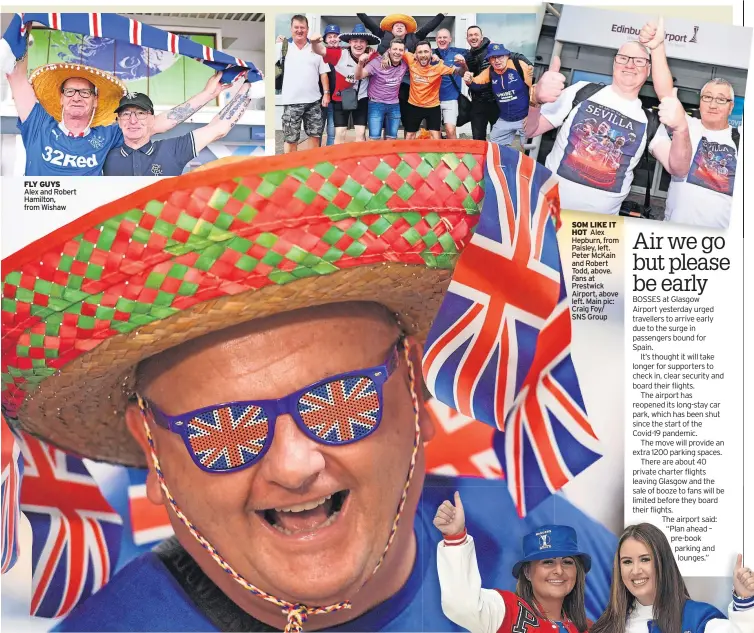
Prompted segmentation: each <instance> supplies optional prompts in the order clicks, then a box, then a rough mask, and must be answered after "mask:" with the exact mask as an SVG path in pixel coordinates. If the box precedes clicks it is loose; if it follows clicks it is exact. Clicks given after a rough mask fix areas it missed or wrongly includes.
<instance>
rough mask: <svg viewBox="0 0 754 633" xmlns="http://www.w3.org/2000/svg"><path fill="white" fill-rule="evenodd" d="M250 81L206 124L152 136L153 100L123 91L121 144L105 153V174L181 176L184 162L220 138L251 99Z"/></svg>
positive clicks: (118, 110) (139, 94)
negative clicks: (172, 134) (184, 131)
mask: <svg viewBox="0 0 754 633" xmlns="http://www.w3.org/2000/svg"><path fill="white" fill-rule="evenodd" d="M250 87H251V84H250V83H245V84H243V85H242V86H241V89H240V90H239V91H238V92H237V93H236V94H235V96H234V97H233V98H232V99H231V100H230V101H229V102H228V104H227V105H226V106H225V107H224V108H223V109H222V110H220V112H218V114H217V116H215V117H214V118H213V119H212V120H211V121H210V122H209V123H208V124H207V125H205V126H204V127H200V128H198V129H196V130H193V131H192V132H189V133H188V134H184V135H182V136H176V137H173V138H167V139H163V140H159V141H153V140H152V134H153V133H154V119H155V116H154V104H153V103H152V100H151V99H150V98H149V97H148V96H147V95H145V94H143V93H141V92H132V93H128V94H126V96H124V97H123V98H122V99H121V100H120V103H119V104H118V108H117V109H116V110H115V112H116V113H117V114H118V125H119V126H120V129H121V131H122V132H123V145H121V146H120V147H116V148H114V149H112V150H110V152H109V153H108V155H107V158H106V159H105V164H104V167H103V170H102V172H103V174H104V175H105V176H180V175H181V173H182V172H183V169H184V167H185V166H186V164H187V163H188V162H189V161H190V160H191V159H192V158H194V157H195V156H197V155H198V154H199V152H201V151H202V150H203V149H204V148H205V147H207V145H209V144H210V143H212V142H214V141H216V140H218V139H221V138H223V137H224V136H225V135H226V134H227V133H228V132H230V130H231V128H232V127H233V126H234V125H235V124H236V122H237V121H238V119H240V118H241V116H242V115H243V113H244V112H245V111H246V108H247V107H248V106H249V103H250V102H251V97H250V96H249V89H250Z"/></svg>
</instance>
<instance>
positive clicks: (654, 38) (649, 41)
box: [639, 16, 665, 51]
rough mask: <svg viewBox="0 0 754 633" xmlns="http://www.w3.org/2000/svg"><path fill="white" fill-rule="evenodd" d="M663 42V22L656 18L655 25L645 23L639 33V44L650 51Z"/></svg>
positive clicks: (661, 19)
mask: <svg viewBox="0 0 754 633" xmlns="http://www.w3.org/2000/svg"><path fill="white" fill-rule="evenodd" d="M664 41H665V20H663V18H662V16H660V17H659V18H657V24H655V23H654V22H647V23H646V24H645V25H644V26H642V27H641V31H640V32H639V43H641V44H644V46H646V47H647V48H648V49H649V50H650V51H653V50H654V49H656V48H657V47H658V46H659V45H660V44H662V43H663V42H664Z"/></svg>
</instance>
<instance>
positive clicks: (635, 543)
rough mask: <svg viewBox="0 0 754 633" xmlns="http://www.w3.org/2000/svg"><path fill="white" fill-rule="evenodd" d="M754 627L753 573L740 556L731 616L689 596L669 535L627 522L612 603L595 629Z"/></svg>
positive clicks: (609, 632) (644, 631)
mask: <svg viewBox="0 0 754 633" xmlns="http://www.w3.org/2000/svg"><path fill="white" fill-rule="evenodd" d="M749 631H754V572H752V570H751V569H749V568H748V567H744V565H743V557H742V556H741V555H739V557H738V560H737V561H736V565H735V568H734V570H733V601H732V602H731V603H730V605H729V606H728V617H727V618H726V617H725V615H724V614H723V613H722V612H720V611H719V610H718V609H717V608H716V607H714V606H712V605H711V604H707V603H705V602H696V601H694V600H691V599H690V598H689V592H688V589H687V588H686V583H685V582H684V580H683V577H682V576H681V572H680V570H679V569H678V565H677V564H676V562H675V558H674V556H673V549H672V547H671V546H670V543H668V539H667V537H666V536H665V534H664V533H663V532H662V530H660V529H659V528H657V527H655V526H654V525H652V524H650V523H639V524H638V525H629V526H628V527H627V528H626V529H625V530H624V531H623V534H621V537H620V538H619V539H618V549H617V550H616V551H615V561H614V563H613V583H612V587H611V589H610V602H609V604H608V605H607V609H606V610H605V613H603V614H602V616H601V617H600V619H599V620H597V622H596V623H595V624H594V628H593V629H592V633H744V632H749Z"/></svg>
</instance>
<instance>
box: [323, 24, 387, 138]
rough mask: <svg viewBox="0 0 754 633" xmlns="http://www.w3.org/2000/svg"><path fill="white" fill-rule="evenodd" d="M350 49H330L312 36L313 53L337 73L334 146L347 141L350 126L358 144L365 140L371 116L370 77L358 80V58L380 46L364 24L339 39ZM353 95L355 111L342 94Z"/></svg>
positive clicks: (333, 101) (334, 101) (334, 100)
mask: <svg viewBox="0 0 754 633" xmlns="http://www.w3.org/2000/svg"><path fill="white" fill-rule="evenodd" d="M339 38H340V41H341V42H346V43H347V44H348V47H347V48H327V47H326V46H325V45H324V43H323V42H322V36H321V35H318V34H315V35H312V36H311V38H310V39H311V44H312V52H314V53H316V54H317V55H321V56H322V57H323V58H324V61H325V63H327V64H330V66H332V69H333V70H334V71H335V88H334V90H333V93H332V104H333V120H334V122H335V144H336V145H339V144H340V143H344V142H345V140H346V132H347V131H348V124H349V123H353V128H354V132H355V135H356V139H355V140H356V141H364V140H366V129H367V118H368V115H369V96H368V88H369V77H365V78H363V79H356V66H357V65H358V63H359V58H360V57H361V56H362V55H364V54H365V53H367V52H368V51H369V45H370V44H371V45H374V44H377V43H378V42H379V39H378V38H377V36H375V35H372V34H371V33H368V32H367V30H366V29H365V28H364V25H363V24H357V25H356V26H354V27H353V30H352V31H351V32H349V33H341V34H340V35H339ZM346 90H348V91H352V92H353V97H354V99H353V100H354V103H353V104H351V105H355V107H354V108H349V107H348V106H349V104H348V103H347V100H346V101H344V98H343V92H344V91H346Z"/></svg>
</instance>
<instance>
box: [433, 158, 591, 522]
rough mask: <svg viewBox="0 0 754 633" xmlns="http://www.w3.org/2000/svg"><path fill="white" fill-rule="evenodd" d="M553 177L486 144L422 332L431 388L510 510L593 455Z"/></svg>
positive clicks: (537, 497)
mask: <svg viewBox="0 0 754 633" xmlns="http://www.w3.org/2000/svg"><path fill="white" fill-rule="evenodd" d="M559 209H560V202H559V197H558V189H557V184H556V180H555V178H554V177H553V176H552V174H551V173H550V172H549V171H548V170H547V169H545V168H544V167H543V166H541V165H538V164H537V163H536V162H534V161H533V160H532V159H531V158H529V157H527V156H524V155H523V154H521V153H519V152H516V151H514V150H511V149H508V148H503V149H501V148H500V147H498V146H497V145H495V144H492V143H490V144H489V145H488V150H487V156H486V163H485V198H484V202H483V207H482V215H481V217H480V221H479V224H478V225H477V230H476V233H475V234H474V236H473V237H472V239H471V241H470V242H469V244H468V245H467V246H466V248H465V249H464V250H463V252H462V254H461V257H460V259H459V261H458V265H457V266H456V269H455V272H454V274H453V279H452V281H451V283H450V286H449V288H448V292H447V294H446V296H445V299H444V300H443V304H442V306H441V308H440V311H439V312H438V315H437V317H436V319H435V322H434V323H433V325H432V328H431V330H430V333H429V337H428V340H427V345H426V352H425V356H424V362H423V370H424V375H425V378H426V382H427V387H428V388H429V390H430V391H431V392H432V393H433V394H434V395H435V396H436V397H437V398H438V399H440V400H441V401H442V402H445V403H446V404H447V405H449V406H451V407H453V408H454V409H456V410H457V411H458V412H460V413H461V414H463V415H465V416H468V417H470V418H474V419H476V420H480V421H482V422H485V423H487V424H490V425H492V426H493V427H496V428H498V429H500V430H501V431H505V433H504V434H502V435H500V436H498V437H493V445H494V446H495V448H496V453H497V455H498V457H500V458H501V462H502V465H503V470H504V472H505V474H506V476H507V478H508V487H509V490H510V492H511V495H512V496H513V499H514V501H515V503H516V507H517V509H518V513H519V515H520V516H525V515H526V512H527V511H528V510H530V509H532V508H534V507H535V506H536V505H537V504H538V503H540V502H541V501H543V500H544V499H545V498H546V497H547V496H549V495H550V494H552V493H553V492H555V491H557V490H559V489H560V488H562V486H563V485H564V484H565V483H566V482H567V481H569V480H570V479H572V478H573V477H574V476H575V475H576V474H578V473H579V472H581V471H582V470H584V469H585V468H586V467H587V466H589V465H590V464H591V463H593V462H594V461H596V460H597V459H598V458H599V457H600V454H599V452H598V441H597V438H596V436H595V434H594V431H593V430H592V428H591V426H590V425H589V422H588V421H587V417H586V408H585V406H584V403H583V401H582V398H581V391H580V388H579V383H578V379H577V377H576V373H575V370H574V367H573V362H572V360H571V354H570V342H571V321H570V308H569V306H568V297H567V293H566V286H565V279H564V277H563V271H562V268H561V264H560V255H559V252H558V245H557V239H556V235H555V232H556V225H555V222H556V221H557V220H558V213H559Z"/></svg>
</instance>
